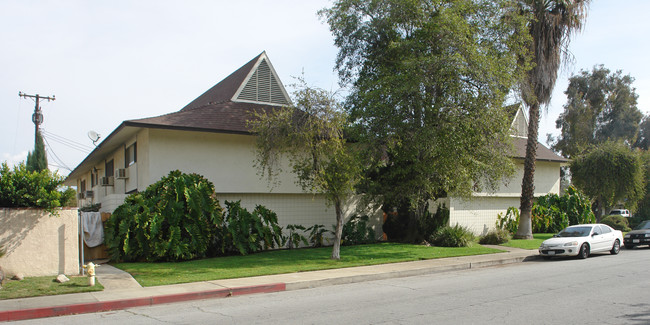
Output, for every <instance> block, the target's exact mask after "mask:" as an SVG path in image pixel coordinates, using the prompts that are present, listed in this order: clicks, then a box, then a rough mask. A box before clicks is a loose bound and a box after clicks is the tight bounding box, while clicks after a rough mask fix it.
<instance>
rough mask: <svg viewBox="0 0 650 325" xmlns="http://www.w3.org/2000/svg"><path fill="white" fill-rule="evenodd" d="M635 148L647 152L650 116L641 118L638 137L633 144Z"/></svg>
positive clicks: (649, 140) (649, 137)
mask: <svg viewBox="0 0 650 325" xmlns="http://www.w3.org/2000/svg"><path fill="white" fill-rule="evenodd" d="M634 147H635V148H639V149H642V150H648V148H650V116H648V115H646V116H645V117H643V120H642V121H641V124H639V136H638V137H637V138H636V142H635V143H634Z"/></svg>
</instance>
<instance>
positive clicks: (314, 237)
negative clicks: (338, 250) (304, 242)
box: [307, 225, 327, 247]
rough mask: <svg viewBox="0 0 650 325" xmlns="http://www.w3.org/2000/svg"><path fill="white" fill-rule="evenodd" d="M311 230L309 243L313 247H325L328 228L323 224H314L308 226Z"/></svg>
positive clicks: (308, 229)
mask: <svg viewBox="0 0 650 325" xmlns="http://www.w3.org/2000/svg"><path fill="white" fill-rule="evenodd" d="M307 231H309V243H310V244H311V246H312V247H323V244H324V243H323V242H324V239H325V236H324V235H325V233H326V232H327V230H326V229H325V226H323V225H313V226H311V227H309V228H307Z"/></svg>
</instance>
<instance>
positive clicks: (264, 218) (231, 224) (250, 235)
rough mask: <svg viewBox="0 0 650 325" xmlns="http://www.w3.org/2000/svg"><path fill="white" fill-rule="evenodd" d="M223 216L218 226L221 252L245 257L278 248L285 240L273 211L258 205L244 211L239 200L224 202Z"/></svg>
mask: <svg viewBox="0 0 650 325" xmlns="http://www.w3.org/2000/svg"><path fill="white" fill-rule="evenodd" d="M225 204H226V214H225V216H224V218H223V223H222V224H221V226H220V231H221V234H222V235H221V236H220V237H221V238H220V240H221V253H224V254H237V253H239V254H241V255H246V254H250V253H255V252H258V251H261V250H266V249H271V248H274V247H282V246H284V243H285V238H284V236H283V235H282V227H280V226H279V225H278V216H277V215H276V214H275V212H273V211H271V210H269V209H267V208H265V207H264V206H261V205H258V206H257V207H255V210H253V212H252V213H251V212H248V210H246V209H245V208H243V207H242V206H241V202H240V201H236V202H229V201H226V202H225Z"/></svg>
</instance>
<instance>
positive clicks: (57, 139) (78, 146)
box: [41, 130, 94, 153]
mask: <svg viewBox="0 0 650 325" xmlns="http://www.w3.org/2000/svg"><path fill="white" fill-rule="evenodd" d="M41 134H42V135H43V136H44V137H47V138H49V139H50V140H52V141H54V142H58V143H60V144H63V145H64V146H67V147H69V148H72V149H75V150H78V151H81V152H83V153H89V152H91V151H93V149H94V148H92V147H90V146H87V145H85V144H82V143H79V142H76V141H73V140H70V139H67V138H64V137H62V136H60V135H56V134H54V133H52V132H48V131H45V130H41Z"/></svg>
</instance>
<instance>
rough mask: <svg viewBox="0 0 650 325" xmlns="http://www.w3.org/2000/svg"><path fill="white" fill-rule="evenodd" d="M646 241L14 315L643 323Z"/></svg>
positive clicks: (108, 320)
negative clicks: (163, 301) (392, 274)
mask: <svg viewBox="0 0 650 325" xmlns="http://www.w3.org/2000/svg"><path fill="white" fill-rule="evenodd" d="M649 273H650V249H648V248H637V249H634V250H625V249H623V250H621V253H620V254H619V255H616V256H613V255H609V254H606V255H594V256H592V257H590V258H588V259H586V260H578V259H553V260H550V261H545V260H541V259H540V260H537V261H532V262H525V263H519V264H513V265H507V266H502V267H493V268H483V269H476V270H467V271H460V272H449V273H443V274H434V275H427V276H417V277H408V278H397V279H389V280H382V281H372V282H364V283H356V284H349V285H338V286H331V287H321V288H316V289H307V290H297V291H286V292H279V293H273V294H260V295H251V296H240V297H233V298H226V299H213V300H202V301H193V302H188V303H177V304H168V305H157V306H153V307H142V308H132V309H127V310H121V311H113V312H105V313H97V314H84V315H74V316H63V317H55V318H47V319H36V320H30V321H22V322H16V324H84V325H87V324H93V325H95V324H355V325H357V324H650V274H649Z"/></svg>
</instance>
